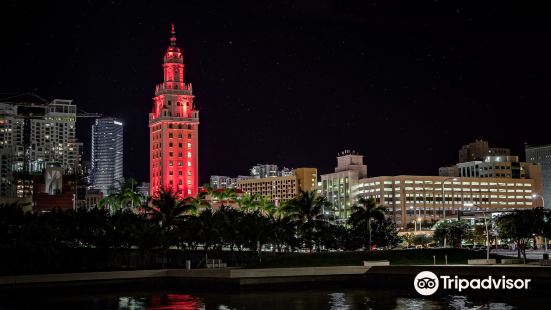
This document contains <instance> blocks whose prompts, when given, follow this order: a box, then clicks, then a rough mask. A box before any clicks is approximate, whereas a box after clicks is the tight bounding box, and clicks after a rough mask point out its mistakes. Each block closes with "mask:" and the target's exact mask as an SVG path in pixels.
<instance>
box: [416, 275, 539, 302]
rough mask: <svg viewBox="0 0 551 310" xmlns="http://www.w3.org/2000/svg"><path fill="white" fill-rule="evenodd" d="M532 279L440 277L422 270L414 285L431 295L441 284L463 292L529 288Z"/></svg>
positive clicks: (426, 294) (425, 294)
mask: <svg viewBox="0 0 551 310" xmlns="http://www.w3.org/2000/svg"><path fill="white" fill-rule="evenodd" d="M531 281H532V279H507V278H506V277H505V276H501V278H494V277H492V276H488V277H486V278H481V279H462V278H460V277H458V276H453V277H452V276H440V277H438V276H437V275H436V274H434V273H433V272H431V271H421V272H419V273H418V274H417V276H415V279H414V280H413V287H415V290H416V291H417V293H419V294H421V295H423V296H430V295H432V294H434V293H436V291H437V290H438V288H439V287H440V286H442V289H445V290H457V291H459V292H461V291H462V290H465V289H473V290H495V289H497V290H499V289H501V290H512V289H517V290H523V289H524V290H527V289H529V288H530V287H529V283H530V282H531Z"/></svg>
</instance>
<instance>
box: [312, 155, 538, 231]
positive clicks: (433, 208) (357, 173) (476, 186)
mask: <svg viewBox="0 0 551 310" xmlns="http://www.w3.org/2000/svg"><path fill="white" fill-rule="evenodd" d="M490 157H491V158H492V159H491V160H489V161H488V165H487V167H488V169H487V170H484V169H483V165H482V164H484V163H485V162H470V163H465V165H462V164H458V167H459V169H458V172H459V171H461V173H462V174H460V175H459V176H457V177H456V176H410V175H399V176H379V177H371V178H368V177H367V168H366V166H365V165H364V164H363V157H362V156H361V155H359V154H357V153H354V152H344V153H341V154H339V155H338V157H337V162H338V165H337V168H335V172H334V173H329V174H323V175H321V180H322V185H321V194H322V195H324V196H325V197H326V198H327V199H328V201H329V202H330V203H331V204H332V207H333V210H332V212H334V214H333V215H334V217H335V218H336V219H337V222H340V223H344V222H346V220H347V219H348V218H349V217H350V215H351V208H352V206H353V205H354V204H355V203H357V201H358V199H359V198H361V197H366V198H369V197H372V198H375V199H376V201H377V203H378V204H380V205H384V206H386V207H387V208H388V211H389V214H390V215H391V217H392V219H393V220H394V221H395V222H396V224H397V225H398V226H399V227H405V226H404V225H406V224H407V223H411V220H412V219H418V218H420V219H421V220H422V221H432V220H439V219H442V218H443V217H444V213H445V212H444V209H446V210H447V215H448V216H458V215H461V214H466V213H472V212H475V211H477V210H478V209H479V208H480V209H483V210H488V211H492V212H501V211H503V210H511V209H517V208H533V207H537V206H541V205H542V203H541V200H537V199H534V196H533V195H534V194H537V193H539V191H540V190H541V181H540V180H541V177H540V175H541V173H539V171H541V170H540V168H539V165H536V164H530V163H519V162H518V158H513V157H512V156H509V158H507V160H509V161H510V162H508V163H511V162H513V163H517V164H518V165H517V166H518V169H513V168H511V169H507V168H505V166H507V165H505V164H503V162H502V161H497V158H493V157H492V156H490ZM515 160H516V162H515ZM477 163H478V164H477ZM490 164H491V165H490ZM476 165H479V166H478V167H477V166H476ZM471 167H473V168H472V169H471ZM481 167H482V169H480V168H481ZM490 167H491V170H490ZM509 167H510V165H509ZM507 171H509V172H507ZM498 175H499V177H498ZM513 176H515V177H514V178H513ZM443 182H444V183H443ZM443 196H444V199H442V197H443ZM465 205H477V206H478V207H475V206H472V207H466V206H465ZM414 212H415V215H414Z"/></svg>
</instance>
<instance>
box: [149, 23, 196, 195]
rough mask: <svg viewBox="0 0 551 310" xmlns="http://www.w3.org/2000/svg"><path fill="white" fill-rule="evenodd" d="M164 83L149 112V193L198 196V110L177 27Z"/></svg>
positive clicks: (164, 65)
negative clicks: (162, 191)
mask: <svg viewBox="0 0 551 310" xmlns="http://www.w3.org/2000/svg"><path fill="white" fill-rule="evenodd" d="M163 72H164V81H163V83H161V84H159V85H157V87H156V88H155V97H154V98H153V111H152V112H151V113H149V148H150V151H149V180H150V193H151V195H152V196H155V195H156V194H157V193H158V192H159V190H160V189H161V188H162V189H165V190H169V189H171V190H172V191H173V192H174V193H176V194H177V195H178V196H180V197H182V198H185V197H188V196H195V195H196V194H197V186H198V184H197V183H198V168H199V167H198V151H199V150H198V129H199V111H197V110H196V109H195V106H194V104H193V99H194V96H193V91H192V87H191V83H189V84H186V83H184V56H183V55H182V51H181V50H180V48H178V47H177V46H176V36H175V31H174V25H172V37H171V38H170V46H169V47H168V50H167V51H166V53H165V56H164V59H163Z"/></svg>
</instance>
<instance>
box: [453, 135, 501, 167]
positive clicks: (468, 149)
mask: <svg viewBox="0 0 551 310" xmlns="http://www.w3.org/2000/svg"><path fill="white" fill-rule="evenodd" d="M510 153H511V151H510V150H509V149H508V148H500V147H490V146H489V144H488V141H484V140H476V141H474V142H471V143H469V144H466V145H463V146H462V147H461V149H460V150H459V162H460V163H463V162H468V161H475V160H484V159H485V158H486V156H509V155H510Z"/></svg>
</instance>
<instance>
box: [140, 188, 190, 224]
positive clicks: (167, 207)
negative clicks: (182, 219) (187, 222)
mask: <svg viewBox="0 0 551 310" xmlns="http://www.w3.org/2000/svg"><path fill="white" fill-rule="evenodd" d="M195 208H196V206H195V205H194V204H190V203H189V201H187V200H181V199H180V198H179V197H178V196H177V195H176V193H174V192H173V191H172V190H171V189H161V190H160V191H159V192H158V194H157V196H156V197H154V198H153V199H152V200H151V204H148V205H146V206H145V209H146V210H147V211H150V212H151V213H153V214H154V215H155V216H157V217H159V220H160V221H161V225H162V226H164V227H170V226H171V225H172V224H173V222H174V219H175V218H177V217H178V216H180V215H183V214H192V213H194V212H195V211H196V210H195Z"/></svg>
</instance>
